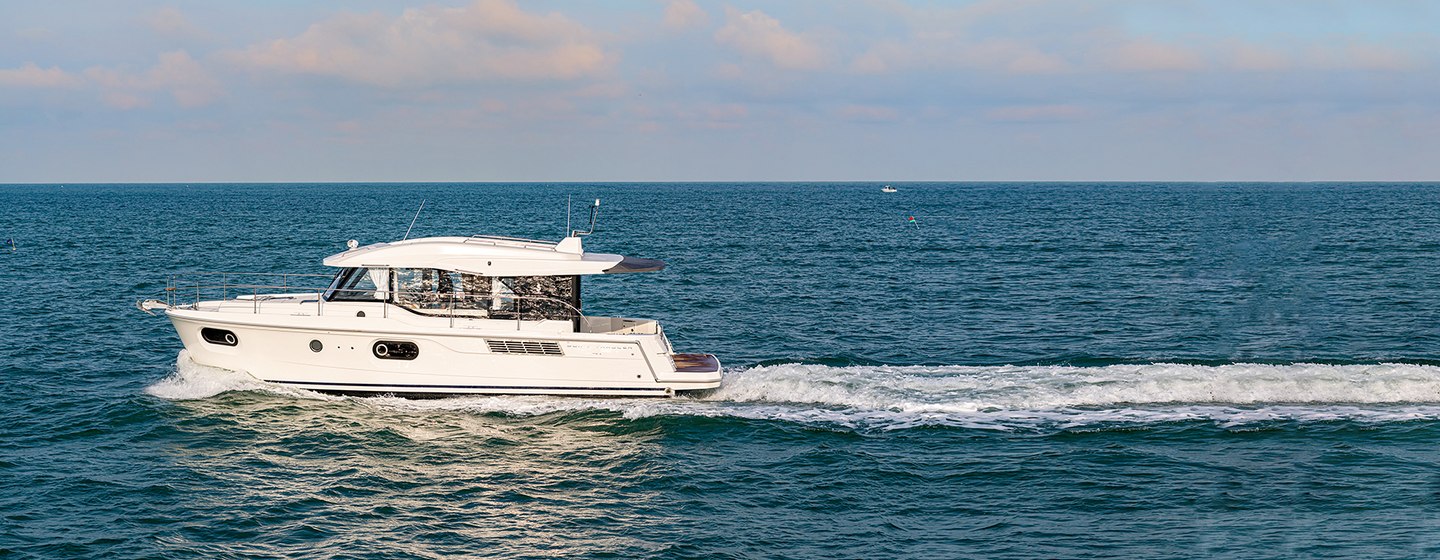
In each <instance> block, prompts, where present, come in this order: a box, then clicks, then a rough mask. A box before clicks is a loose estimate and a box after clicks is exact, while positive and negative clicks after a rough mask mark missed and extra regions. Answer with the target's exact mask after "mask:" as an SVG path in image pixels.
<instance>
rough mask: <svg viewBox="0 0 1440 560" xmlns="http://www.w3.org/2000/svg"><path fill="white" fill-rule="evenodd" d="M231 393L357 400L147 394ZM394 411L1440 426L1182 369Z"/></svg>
mask: <svg viewBox="0 0 1440 560" xmlns="http://www.w3.org/2000/svg"><path fill="white" fill-rule="evenodd" d="M226 391H264V392H269V393H274V394H277V395H283V396H287V397H295V398H314V399H324V400H345V399H342V398H340V397H329V396H325V395H320V394H318V393H313V392H309V391H304V390H296V389H290V388H285V387H279V386H275V385H271V384H267V383H263V382H260V381H258V380H255V379H254V378H252V377H250V376H248V375H245V374H243V373H237V372H231V371H227V370H222V369H218V368H211V367H207V366H201V365H197V364H195V363H193V362H191V361H190V360H189V358H188V357H187V356H186V354H185V353H184V352H182V353H181V355H180V357H179V359H178V360H177V364H176V373H175V374H174V375H172V376H171V377H168V378H166V379H164V380H161V381H159V382H157V383H155V384H154V385H152V386H150V387H149V388H148V389H147V392H149V393H150V394H152V395H155V396H157V397H161V398H165V399H175V400H183V399H202V398H207V397H211V396H214V395H218V394H220V393H223V392H226ZM348 400H352V401H356V402H358V403H362V404H364V405H366V406H373V407H378V408H382V409H390V410H395V409H399V410H411V411H427V410H434V411H460V412H472V413H483V414H504V415H516V416H536V415H545V414H554V413H571V412H586V411H611V412H615V413H619V414H621V415H623V416H624V417H626V418H632V419H634V418H646V417H655V416H707V417H733V418H742V419H754V420H775V421H785V422H797V423H803V424H814V425H820V426H831V427H842V428H854V429H886V430H888V429H904V428H913V427H964V428H977V429H999V430H1013V429H1032V428H1034V429H1044V428H1061V429H1069V428H1083V427H1089V426H1097V427H1098V426H1114V425H1135V424H1153V423H1161V422H1183V421H1209V422H1214V423H1217V424H1219V425H1222V426H1226V427H1232V426H1243V425H1251V424H1257V423H1265V422H1274V421H1302V422H1308V421H1322V422H1323V421H1339V420H1348V421H1361V422H1394V421H1412V420H1440V367H1437V366H1424V365H1410V364H1371V365H1325V364H1285V365H1266V364H1244V363H1241V364H1228V365H1220V366H1201V365H1184V364H1144V365H1112V366H1103V367H1068V366H995V367H976V366H851V367H833V366H824V365H813V364H780V365H767V366H756V367H751V368H745V369H739V370H731V371H727V372H726V379H725V384H724V386H722V387H721V388H720V389H718V390H716V391H714V392H711V393H709V394H705V395H703V396H695V397H691V396H682V397H680V398H675V399H598V398H597V399H588V398H574V397H529V396H524V397H521V396H472V397H455V398H447V399H437V400H407V399H399V398H392V397H370V398H348Z"/></svg>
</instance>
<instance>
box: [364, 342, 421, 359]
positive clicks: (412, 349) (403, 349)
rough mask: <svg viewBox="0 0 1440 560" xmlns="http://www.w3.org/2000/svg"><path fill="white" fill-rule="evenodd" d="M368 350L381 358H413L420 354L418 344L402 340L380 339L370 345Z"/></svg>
mask: <svg viewBox="0 0 1440 560" xmlns="http://www.w3.org/2000/svg"><path fill="white" fill-rule="evenodd" d="M370 351H371V352H372V353H374V354H375V357H376V358H380V359H382V360H413V359H415V357H416V356H419V355H420V347H419V346H416V345H415V343H414V342H405V341H403V340H381V341H379V342H376V343H375V345H374V346H371V347H370Z"/></svg>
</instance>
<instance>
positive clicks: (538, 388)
mask: <svg viewBox="0 0 1440 560" xmlns="http://www.w3.org/2000/svg"><path fill="white" fill-rule="evenodd" d="M264 381H265V382H266V383H279V384H281V385H324V386H327V387H404V388H406V389H481V390H497V389H498V390H509V391H647V392H652V393H663V392H665V388H664V387H545V386H535V387H527V386H519V385H409V384H403V383H330V382H326V381H284V380H280V379H266V380H264Z"/></svg>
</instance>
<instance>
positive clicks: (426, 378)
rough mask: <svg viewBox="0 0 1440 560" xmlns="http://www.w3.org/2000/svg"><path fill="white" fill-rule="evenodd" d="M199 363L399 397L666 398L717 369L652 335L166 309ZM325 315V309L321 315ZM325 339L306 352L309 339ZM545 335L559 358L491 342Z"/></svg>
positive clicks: (708, 379) (314, 386) (716, 382)
mask: <svg viewBox="0 0 1440 560" xmlns="http://www.w3.org/2000/svg"><path fill="white" fill-rule="evenodd" d="M167 315H168V316H169V318H170V320H171V322H172V323H173V324H174V326H175V330H176V332H177V333H178V334H179V336H180V339H181V341H182V342H183V343H184V344H185V348H186V349H187V350H188V351H189V354H190V357H191V359H193V360H194V361H195V362H196V363H200V364H204V365H208V366H215V367H220V368H225V369H230V370H235V371H242V372H246V373H248V374H250V375H251V376H254V377H255V378H257V379H259V380H261V381H265V382H269V383H277V384H282V385H287V386H292V387H297V388H303V389H311V390H317V391H327V392H341V393H376V394H387V393H388V394H397V395H417V396H425V395H449V394H546V395H602V396H671V395H674V394H675V392H676V391H687V390H703V389H713V388H715V387H719V386H720V372H719V371H718V370H717V371H715V372H702V373H688V372H676V371H675V367H674V365H673V363H672V361H671V359H670V354H669V350H668V348H667V347H666V345H665V343H664V342H663V341H662V340H661V337H659V336H656V335H606V334H588V333H557V332H553V331H552V332H545V331H527V330H519V329H516V330H510V331H499V330H483V329H466V328H446V327H440V326H436V327H433V328H417V327H416V325H414V324H413V322H414V321H413V319H407V320H406V321H404V322H405V323H410V324H398V323H397V322H396V321H395V319H396V318H391V319H386V320H379V319H378V318H371V319H369V320H366V319H354V318H347V317H337V318H332V317H328V316H327V317H315V316H294V317H287V316H276V315H249V316H247V315H244V314H232V313H216V312H208V311H207V312H196V311H189V310H176V309H172V310H170V311H168V312H167ZM327 315H328V314H327ZM204 327H213V328H220V329H225V330H228V331H231V332H233V333H234V334H235V336H236V338H237V339H238V343H237V344H236V345H235V346H225V345H221V344H214V343H210V342H207V341H205V340H204V339H203V338H202V337H201V335H200V331H201V329H202V328H204ZM314 340H318V341H320V342H321V344H322V345H323V348H322V349H321V350H320V351H319V352H315V351H313V350H311V348H310V343H311V341H314ZM382 340H399V341H407V342H413V343H415V344H416V345H417V346H418V347H419V349H420V352H419V355H418V356H417V357H416V358H415V359H413V360H395V359H381V358H378V357H376V356H375V355H374V353H373V352H372V347H373V345H374V344H375V343H376V342H377V341H382ZM491 340H511V341H544V342H555V343H558V344H559V345H560V348H561V349H562V351H563V353H564V355H559V356H556V355H534V354H505V353H495V352H492V351H491V349H490V347H489V344H488V343H487V341H491Z"/></svg>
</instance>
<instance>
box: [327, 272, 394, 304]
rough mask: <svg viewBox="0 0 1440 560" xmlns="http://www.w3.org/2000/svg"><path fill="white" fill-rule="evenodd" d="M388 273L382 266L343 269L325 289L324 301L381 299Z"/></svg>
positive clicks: (384, 294)
mask: <svg viewBox="0 0 1440 560" xmlns="http://www.w3.org/2000/svg"><path fill="white" fill-rule="evenodd" d="M389 274H390V271H389V270H387V269H384V268H346V269H343V270H341V271H340V272H339V273H337V274H335V279H334V280H332V281H331V282H330V287H329V288H327V289H326V290H325V301H377V300H382V301H383V300H384V299H385V297H386V293H385V285H386V284H388V283H389Z"/></svg>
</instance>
